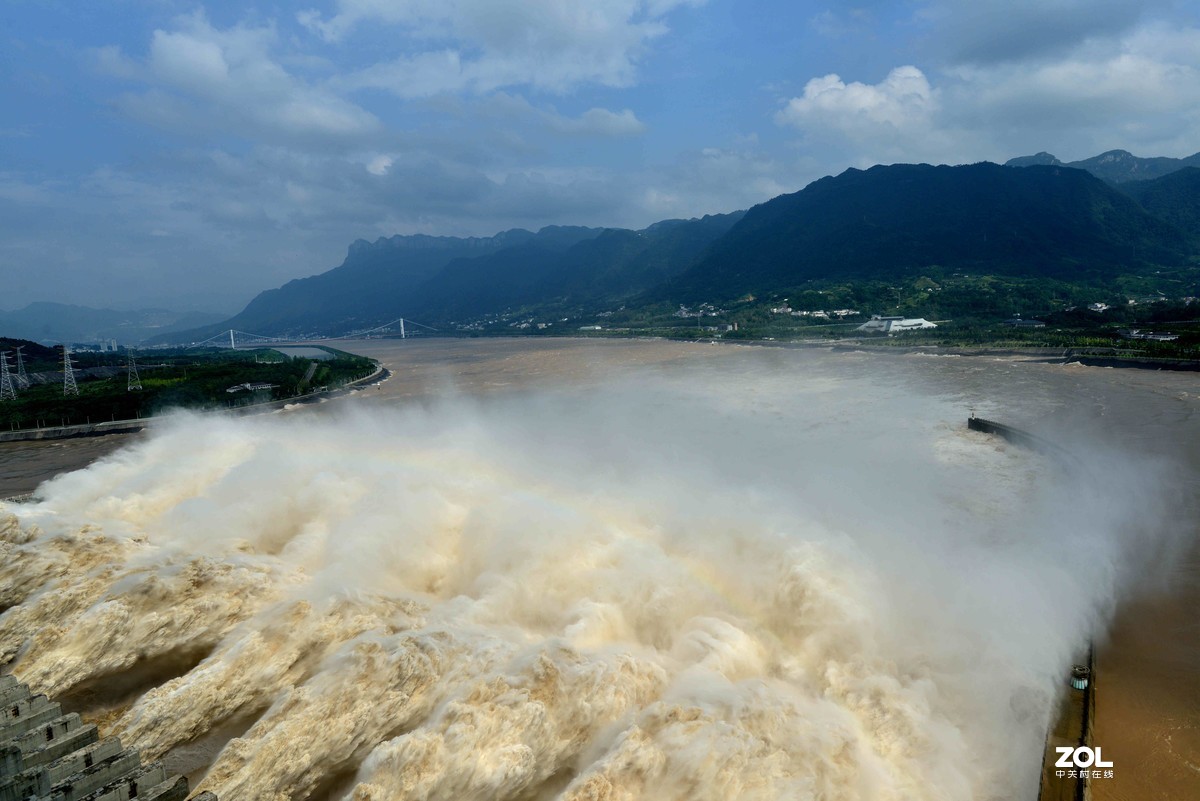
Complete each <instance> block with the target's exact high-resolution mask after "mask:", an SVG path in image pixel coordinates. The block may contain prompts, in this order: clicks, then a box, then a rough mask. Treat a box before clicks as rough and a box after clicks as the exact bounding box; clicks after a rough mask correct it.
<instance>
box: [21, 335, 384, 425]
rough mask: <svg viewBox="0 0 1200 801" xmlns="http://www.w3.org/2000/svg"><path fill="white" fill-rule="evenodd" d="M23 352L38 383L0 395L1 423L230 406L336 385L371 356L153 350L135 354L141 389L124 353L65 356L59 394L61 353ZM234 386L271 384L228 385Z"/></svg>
mask: <svg viewBox="0 0 1200 801" xmlns="http://www.w3.org/2000/svg"><path fill="white" fill-rule="evenodd" d="M4 347H9V346H8V345H4ZM29 350H33V351H34V354H33V355H34V358H32V359H30V358H27V359H26V363H25V364H26V370H27V371H28V372H29V373H30V374H31V377H32V378H34V379H35V381H37V380H38V379H41V380H42V383H33V384H31V386H29V387H28V388H25V389H19V390H18V393H17V399H16V400H15V401H14V400H5V401H0V427H7V428H13V429H19V428H35V427H38V426H57V425H75V424H80V423H89V422H90V423H100V422H106V421H110V420H131V419H135V418H138V417H150V416H153V415H156V414H161V413H162V412H164V411H166V410H168V409H172V408H188V409H222V408H236V407H240V406H248V405H250V404H253V403H262V402H265V401H271V400H281V399H285V398H290V397H294V396H296V395H302V394H305V393H307V392H311V391H314V390H321V389H325V388H334V387H337V386H340V385H342V384H345V383H347V382H349V381H353V380H355V379H358V378H361V377H363V376H365V375H367V374H368V373H370V372H371V371H372V370H373V369H374V363H373V362H372V361H371V360H370V359H366V358H363V357H361V356H354V355H351V354H348V353H343V352H341V351H334V350H329V349H326V350H329V352H330V353H331V354H333V356H334V358H331V359H327V360H322V361H314V360H313V359H307V358H302V357H297V358H288V357H286V356H283V355H282V354H280V353H279V352H277V351H272V350H267V349H261V350H249V351H247V350H238V351H230V350H227V349H226V350H218V349H206V350H155V351H144V352H142V353H140V354H138V355H137V367H138V373H139V375H140V378H141V384H142V389H141V390H134V391H129V390H128V376H127V372H126V357H125V355H124V354H115V353H88V352H82V353H72V354H71V360H72V362H73V363H74V366H75V377H76V384H77V386H78V387H79V395H78V396H70V397H64V395H63V385H62V372H61V371H62V355H61V354H62V351H61V350H52V349H48V348H39V347H37V346H34V348H27V351H26V352H29ZM10 364H11V357H10ZM240 384H268V385H270V387H269V388H262V389H255V390H248V389H241V390H239V391H236V392H228V391H227V390H228V389H229V388H231V387H235V386H237V385H240Z"/></svg>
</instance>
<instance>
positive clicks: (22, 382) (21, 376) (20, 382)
mask: <svg viewBox="0 0 1200 801" xmlns="http://www.w3.org/2000/svg"><path fill="white" fill-rule="evenodd" d="M24 347H25V346H24V345H22V346H21V347H20V348H17V386H19V387H20V388H21V389H25V388H26V387H28V386H29V376H28V375H26V373H25V358H24V357H23V356H22V354H21V349H22V348H24Z"/></svg>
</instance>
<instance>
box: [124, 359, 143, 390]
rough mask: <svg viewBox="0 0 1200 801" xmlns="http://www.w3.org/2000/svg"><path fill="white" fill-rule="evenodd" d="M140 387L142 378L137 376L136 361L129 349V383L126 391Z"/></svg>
mask: <svg viewBox="0 0 1200 801" xmlns="http://www.w3.org/2000/svg"><path fill="white" fill-rule="evenodd" d="M141 388H142V379H141V378H139V377H138V371H137V361H136V360H134V358H133V351H129V384H128V387H127V389H126V390H125V391H126V392H133V391H134V390H140V389H141Z"/></svg>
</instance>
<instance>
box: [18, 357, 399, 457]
mask: <svg viewBox="0 0 1200 801" xmlns="http://www.w3.org/2000/svg"><path fill="white" fill-rule="evenodd" d="M375 365H376V366H375V371H374V372H372V373H371V374H370V375H367V376H364V377H363V378H360V379H357V380H355V381H351V382H349V383H347V384H344V385H343V386H341V387H337V388H335V389H322V390H319V391H316V392H306V393H305V394H303V395H296V396H294V397H291V398H282V399H279V400H271V401H265V402H263V403H254V404H250V405H248V406H238V407H235V408H232V409H200V410H197V411H199V412H201V413H205V414H228V415H233V416H235V417H242V416H245V415H253V414H264V413H266V412H273V411H278V410H281V409H285V408H287V407H288V406H294V405H296V404H305V403H314V402H316V401H319V400H328V399H330V398H338V397H341V396H342V395H345V394H347V393H349V392H352V391H354V390H355V389H358V388H361V387H365V386H370V385H371V384H374V383H375V382H377V381H382V380H384V379H386V378H387V377H388V375H389V373H388V371H387V369H386V368H384V367H383V365H381V364H379V362H376V363H375ZM161 419H162V418H161V417H144V418H136V419H133V420H110V421H107V422H103V423H80V424H77V425H66V426H42V427H38V428H22V429H17V430H15V431H0V442H34V441H40V440H51V439H74V438H77V437H101V436H107V435H110V434H134V433H137V432H139V431H143V430H145V429H146V428H147V427H148V426H152V425H154V423H155V421H156V420H161Z"/></svg>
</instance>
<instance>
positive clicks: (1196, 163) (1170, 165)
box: [1004, 150, 1200, 184]
mask: <svg viewBox="0 0 1200 801" xmlns="http://www.w3.org/2000/svg"><path fill="white" fill-rule="evenodd" d="M1004 166H1006V167H1034V166H1037V167H1074V168H1075V169H1077V170H1086V171H1087V172H1090V173H1091V174H1092V175H1094V176H1096V177H1097V178H1099V179H1101V180H1102V181H1108V182H1109V183H1110V184H1120V183H1124V182H1126V181H1148V180H1153V179H1155V178H1162V177H1163V176H1164V175H1169V174H1170V173H1173V172H1175V171H1176V170H1181V169H1183V168H1184V167H1200V153H1194V154H1192V155H1191V156H1188V157H1187V158H1182V159H1173V158H1169V157H1167V156H1154V157H1152V158H1142V157H1140V156H1135V155H1133V154H1132V153H1130V152H1129V151H1128V150H1109V151H1107V152H1105V153H1101V154H1100V155H1099V156H1092V157H1091V158H1090V159H1082V160H1080V161H1068V162H1062V161H1059V160H1058V159H1057V158H1055V157H1054V156H1052V155H1050V154H1049V153H1046V152H1045V151H1043V152H1041V153H1037V154H1035V155H1033V156H1018V157H1017V158H1015V159H1009V160H1008V161H1006V162H1005V163H1004Z"/></svg>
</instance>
